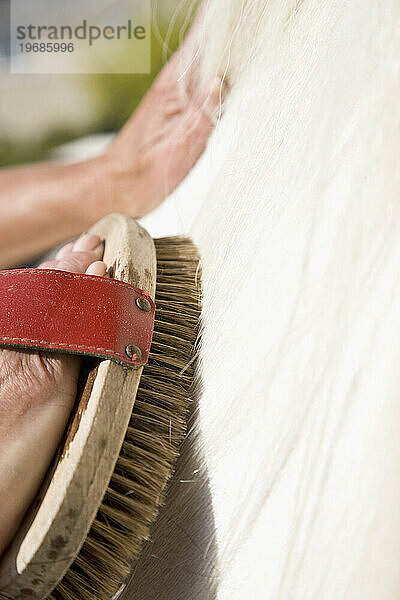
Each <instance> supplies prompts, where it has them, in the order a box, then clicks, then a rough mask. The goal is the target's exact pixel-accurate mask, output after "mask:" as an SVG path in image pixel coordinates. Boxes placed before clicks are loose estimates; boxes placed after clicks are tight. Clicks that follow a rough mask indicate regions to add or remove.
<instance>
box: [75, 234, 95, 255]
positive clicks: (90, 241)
mask: <svg viewBox="0 0 400 600" xmlns="http://www.w3.org/2000/svg"><path fill="white" fill-rule="evenodd" d="M100 244H101V240H100V236H98V235H95V234H94V233H85V234H84V235H83V236H81V237H80V238H79V239H77V240H76V242H75V243H74V246H73V248H72V250H73V252H82V251H83V252H84V251H88V250H96V248H97V247H98V246H99V245H100Z"/></svg>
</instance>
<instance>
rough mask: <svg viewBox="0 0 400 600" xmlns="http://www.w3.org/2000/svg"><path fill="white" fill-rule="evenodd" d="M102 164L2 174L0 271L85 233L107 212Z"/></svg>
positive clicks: (39, 167) (34, 167)
mask: <svg viewBox="0 0 400 600" xmlns="http://www.w3.org/2000/svg"><path fill="white" fill-rule="evenodd" d="M104 181H105V177H104V176H103V174H102V169H101V168H100V165H99V164H98V161H97V160H91V161H85V162H82V163H77V164H72V165H68V164H67V165H64V164H59V163H42V164H38V165H28V166H22V167H15V168H11V169H4V170H0V268H4V267H8V266H11V265H15V264H18V263H21V262H23V261H26V260H28V259H30V258H32V257H34V256H37V255H39V254H40V253H41V252H44V251H46V250H48V249H49V248H50V247H52V246H54V245H56V244H59V243H60V242H62V241H63V240H65V239H67V238H70V237H73V236H75V235H78V234H80V233H81V232H82V231H85V230H86V229H87V228H88V227H90V225H91V224H92V223H94V222H95V221H96V219H98V218H101V217H102V216H103V213H104V214H105V212H106V202H105V195H106V194H107V190H106V185H105V183H104Z"/></svg>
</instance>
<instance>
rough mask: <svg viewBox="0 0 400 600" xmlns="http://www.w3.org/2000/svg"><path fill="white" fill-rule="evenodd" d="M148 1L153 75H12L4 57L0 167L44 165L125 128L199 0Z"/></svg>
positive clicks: (1, 3) (0, 1)
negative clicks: (64, 150) (87, 140)
mask: <svg viewBox="0 0 400 600" xmlns="http://www.w3.org/2000/svg"><path fill="white" fill-rule="evenodd" d="M149 2H152V31H151V51H152V69H151V73H150V74H145V75H142V74H141V75H116V74H110V75H51V76H50V75H11V74H10V73H9V67H8V63H7V60H6V57H5V56H3V58H2V57H1V54H0V166H7V165H13V164H18V163H21V162H31V161H37V160H43V159H46V158H49V157H51V156H52V153H53V151H54V149H55V148H56V147H58V146H60V145H62V144H65V143H67V142H70V141H71V140H74V139H76V138H81V137H83V136H87V135H90V134H99V133H111V132H116V131H118V130H119V129H120V128H121V126H122V125H123V124H124V123H125V121H126V120H127V119H128V118H129V116H130V115H131V113H132V112H133V111H134V109H135V108H136V106H137V105H138V103H139V102H140V99H141V98H142V96H143V95H144V94H145V92H146V90H147V89H148V88H149V86H150V85H151V83H152V81H153V79H154V78H155V77H156V75H157V73H158V72H159V70H160V69H161V68H162V66H163V64H164V63H165V62H166V60H168V58H169V57H170V56H171V54H172V52H173V51H174V50H175V49H176V48H177V46H178V45H179V43H180V41H181V40H182V38H183V37H184V35H185V33H186V31H187V29H188V27H189V26H190V23H191V21H192V19H193V17H194V14H195V12H196V8H197V5H198V1H197V0H180V1H179V0H162V3H161V0H149ZM2 9H3V11H2ZM6 20H7V17H6V1H5V0H0V23H3V24H5V23H6ZM0 33H1V32H0ZM0 42H1V36H0ZM4 43H5V40H4V37H3V45H4Z"/></svg>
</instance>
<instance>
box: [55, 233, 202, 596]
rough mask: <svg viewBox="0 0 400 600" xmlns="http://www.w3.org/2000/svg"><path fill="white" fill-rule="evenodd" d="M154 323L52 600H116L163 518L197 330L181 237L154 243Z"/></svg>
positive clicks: (186, 243)
mask: <svg viewBox="0 0 400 600" xmlns="http://www.w3.org/2000/svg"><path fill="white" fill-rule="evenodd" d="M154 243H155V247H156V252H157V289H156V306H157V309H156V321H155V331H154V337H153V342H152V349H151V354H150V360H149V362H148V364H147V365H146V366H145V368H144V370H143V374H142V377H141V380H140V386H139V390H138V393H137V397H136V401H135V405H134V408H133V412H132V417H131V421H130V424H129V427H128V430H127V432H126V436H125V440H124V443H123V446H122V449H121V452H120V455H119V458H118V461H117V463H116V466H115V469H114V473H113V476H112V478H111V481H110V483H109V487H108V489H107V491H106V493H105V496H104V498H103V502H102V504H101V506H100V508H99V510H98V513H97V516H96V518H95V520H94V522H93V524H92V526H91V529H90V532H89V535H88V537H87V539H86V541H85V542H84V544H83V547H82V549H81V551H80V553H79V555H78V556H77V557H76V559H75V561H74V562H73V564H72V565H71V567H70V568H69V570H68V571H67V573H66V574H65V576H64V577H63V579H62V581H61V582H60V583H59V585H58V586H57V588H56V589H55V590H54V591H53V592H52V594H50V595H49V596H48V600H83V599H84V600H110V599H111V598H113V596H115V594H117V593H118V591H119V590H120V588H121V586H122V585H123V584H124V582H125V580H126V579H127V577H128V576H129V574H130V572H131V569H132V565H133V562H134V560H135V559H136V558H137V557H138V555H139V553H140V549H141V547H142V544H143V542H144V541H145V540H146V539H148V538H149V533H150V526H151V524H152V523H153V521H154V520H155V518H156V517H157V514H158V511H159V507H160V505H161V504H162V501H163V498H164V493H165V488H166V485H167V482H168V480H169V479H170V477H171V474H172V471H173V466H174V462H175V459H176V457H177V454H178V451H179V445H180V443H181V441H182V438H183V437H184V435H185V431H186V420H187V413H188V407H189V403H190V399H191V393H192V386H193V378H194V364H193V363H194V348H195V344H196V339H197V336H198V330H199V318H200V290H199V283H198V266H199V258H198V255H197V252H196V249H195V247H194V246H193V244H192V242H191V241H190V240H187V239H182V238H162V239H159V240H154Z"/></svg>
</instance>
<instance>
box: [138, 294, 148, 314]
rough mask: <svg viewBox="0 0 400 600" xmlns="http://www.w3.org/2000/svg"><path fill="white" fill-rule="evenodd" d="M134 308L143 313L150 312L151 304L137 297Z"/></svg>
mask: <svg viewBox="0 0 400 600" xmlns="http://www.w3.org/2000/svg"><path fill="white" fill-rule="evenodd" d="M136 306H137V307H138V308H140V310H143V311H144V312H150V311H151V304H150V302H149V301H148V300H147V298H145V297H144V296H139V298H136Z"/></svg>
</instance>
